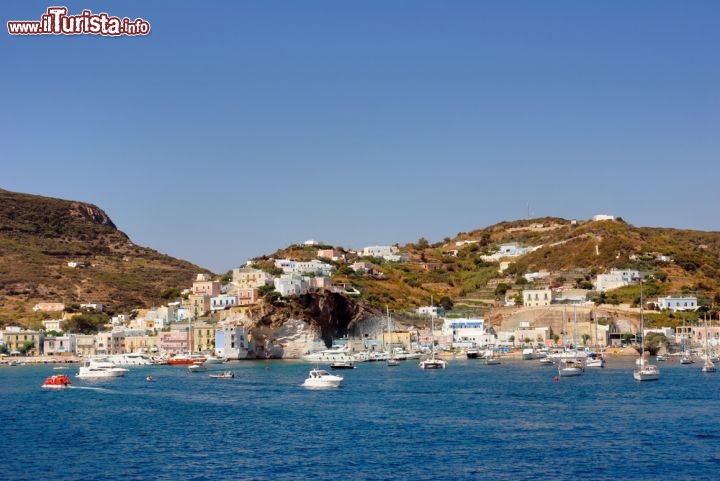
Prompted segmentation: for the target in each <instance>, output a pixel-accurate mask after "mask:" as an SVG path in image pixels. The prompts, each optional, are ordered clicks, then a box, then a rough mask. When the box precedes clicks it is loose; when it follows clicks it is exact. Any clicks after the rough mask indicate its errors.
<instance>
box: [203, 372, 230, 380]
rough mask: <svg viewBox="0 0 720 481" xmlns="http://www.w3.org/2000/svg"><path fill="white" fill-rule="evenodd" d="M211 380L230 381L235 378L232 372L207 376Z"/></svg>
mask: <svg viewBox="0 0 720 481" xmlns="http://www.w3.org/2000/svg"><path fill="white" fill-rule="evenodd" d="M208 376H210V377H211V378H213V379H232V378H234V377H235V373H234V372H232V371H223V372H214V373H212V374H208Z"/></svg>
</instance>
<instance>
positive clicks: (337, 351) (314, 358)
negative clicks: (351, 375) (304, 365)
mask: <svg viewBox="0 0 720 481" xmlns="http://www.w3.org/2000/svg"><path fill="white" fill-rule="evenodd" d="M302 360H303V361H308V362H334V361H352V360H353V357H352V355H351V354H350V348H349V347H348V346H341V345H333V347H331V348H330V349H323V350H322V351H316V352H311V353H310V354H305V355H304V356H303V357H302Z"/></svg>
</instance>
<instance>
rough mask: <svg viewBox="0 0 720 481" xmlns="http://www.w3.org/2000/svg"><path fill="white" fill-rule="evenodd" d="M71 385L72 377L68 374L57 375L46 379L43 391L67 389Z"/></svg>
mask: <svg viewBox="0 0 720 481" xmlns="http://www.w3.org/2000/svg"><path fill="white" fill-rule="evenodd" d="M69 385H70V376H68V375H67V374H55V375H53V376H50V377H49V378H47V379H45V382H43V384H42V387H43V389H65V388H66V387H68V386H69Z"/></svg>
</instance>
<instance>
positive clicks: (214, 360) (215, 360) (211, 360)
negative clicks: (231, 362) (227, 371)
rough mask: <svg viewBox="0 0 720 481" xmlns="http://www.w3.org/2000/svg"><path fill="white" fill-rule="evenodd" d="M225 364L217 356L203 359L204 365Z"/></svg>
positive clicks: (223, 360)
mask: <svg viewBox="0 0 720 481" xmlns="http://www.w3.org/2000/svg"><path fill="white" fill-rule="evenodd" d="M224 362H225V359H223V358H222V357H219V356H207V357H206V358H205V364H222V363H224Z"/></svg>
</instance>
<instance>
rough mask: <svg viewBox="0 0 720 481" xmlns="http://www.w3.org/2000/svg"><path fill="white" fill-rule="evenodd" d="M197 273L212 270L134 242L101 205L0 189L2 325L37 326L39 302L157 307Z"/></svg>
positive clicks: (115, 307)
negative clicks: (170, 291)
mask: <svg viewBox="0 0 720 481" xmlns="http://www.w3.org/2000/svg"><path fill="white" fill-rule="evenodd" d="M68 262H78V263H80V265H83V266H84V267H76V268H72V267H69V266H68ZM198 272H207V270H205V269H202V268H200V267H198V266H195V265H193V264H191V263H189V262H186V261H182V260H178V259H174V258H172V257H169V256H167V255H163V254H160V253H159V252H156V251H154V250H152V249H148V248H145V247H140V246H138V245H135V244H134V243H133V242H132V241H131V240H130V239H129V238H128V236H127V235H126V234H124V233H123V232H121V231H119V230H118V229H117V228H116V226H115V224H114V223H113V222H112V220H111V219H110V218H109V217H108V215H107V214H106V213H105V212H104V211H103V210H102V209H100V208H99V207H97V206H94V205H91V204H87V203H84V202H75V201H67V200H60V199H53V198H48V197H41V196H36V195H28V194H19V193H14V192H9V191H6V190H1V189H0V325H7V324H18V323H19V324H25V325H31V324H33V323H35V324H36V323H37V321H38V320H39V319H40V317H41V315H40V314H38V313H34V312H33V311H32V307H33V306H34V305H35V304H36V303H38V302H62V303H65V304H66V305H68V306H72V305H73V304H78V303H86V302H92V303H101V304H104V305H105V306H106V308H107V309H108V310H109V311H110V312H111V313H112V312H128V311H129V310H130V309H133V308H138V307H143V306H145V307H150V306H152V305H158V304H159V303H161V302H165V300H164V299H163V298H162V295H163V292H164V291H166V290H168V289H176V288H178V287H181V286H188V285H189V284H190V283H191V281H192V279H193V276H194V275H195V274H196V273H198Z"/></svg>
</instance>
